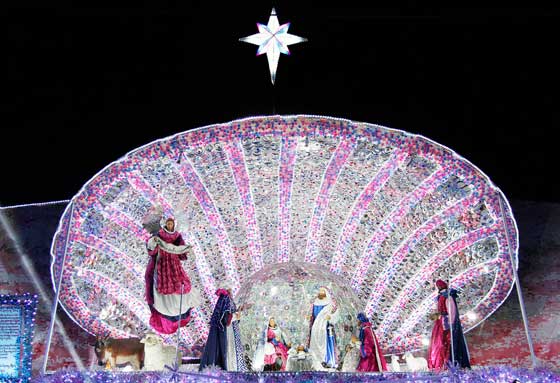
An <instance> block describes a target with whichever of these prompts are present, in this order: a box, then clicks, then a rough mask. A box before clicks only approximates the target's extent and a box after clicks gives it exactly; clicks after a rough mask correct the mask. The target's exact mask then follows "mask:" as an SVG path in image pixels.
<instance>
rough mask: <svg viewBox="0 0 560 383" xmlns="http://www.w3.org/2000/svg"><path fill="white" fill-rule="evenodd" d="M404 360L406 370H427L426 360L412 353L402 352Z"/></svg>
mask: <svg viewBox="0 0 560 383" xmlns="http://www.w3.org/2000/svg"><path fill="white" fill-rule="evenodd" d="M404 359H405V360H406V366H407V370H408V371H411V372H416V371H428V361H427V360H426V359H425V358H422V357H414V355H412V353H410V352H407V353H406V354H404Z"/></svg>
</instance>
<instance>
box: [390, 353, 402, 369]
mask: <svg viewBox="0 0 560 383" xmlns="http://www.w3.org/2000/svg"><path fill="white" fill-rule="evenodd" d="M391 371H392V372H400V371H401V364H400V363H399V356H398V355H391Z"/></svg>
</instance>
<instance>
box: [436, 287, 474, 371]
mask: <svg viewBox="0 0 560 383" xmlns="http://www.w3.org/2000/svg"><path fill="white" fill-rule="evenodd" d="M436 287H437V289H438V296H437V312H435V313H433V314H431V315H430V319H432V320H434V327H433V329H432V337H431V339H430V345H429V346H428V368H429V369H430V370H433V371H441V370H444V369H446V368H447V367H448V365H449V364H450V363H451V359H454V360H453V361H454V363H455V365H457V366H458V367H461V368H470V367H471V365H470V360H469V359H470V358H469V350H468V348H467V342H466V341H465V337H464V334H463V328H462V326H461V321H460V319H459V310H458V308H457V301H456V298H457V290H454V289H448V286H447V283H445V282H444V281H442V280H441V279H438V280H437V281H436ZM451 342H453V349H452V347H451V346H452V345H451ZM452 350H453V355H452ZM452 356H453V358H452Z"/></svg>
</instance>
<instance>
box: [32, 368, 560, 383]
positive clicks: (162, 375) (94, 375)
mask: <svg viewBox="0 0 560 383" xmlns="http://www.w3.org/2000/svg"><path fill="white" fill-rule="evenodd" d="M32 382H34V383H47V382H48V383H82V382H84V383H93V382H103V383H136V382H138V383H140V382H154V383H156V382H177V383H179V382H185V383H187V382H208V383H215V382H232V383H236V382H251V383H280V382H290V383H307V382H309V383H311V382H323V383H358V382H360V383H361V382H399V383H408V382H410V383H413V382H414V383H419V382H442V383H458V382H467V383H488V382H490V383H502V382H503V383H537V382H539V383H541V382H542V383H545V382H546V383H549V382H555V383H558V382H560V374H558V373H557V372H554V371H552V370H549V369H545V368H537V369H532V370H531V369H523V368H512V367H505V366H504V367H501V366H500V367H481V368H476V369H473V370H459V369H452V370H450V371H447V372H445V373H438V374H436V373H426V372H424V373H422V372H415V373H405V372H397V373H383V374H380V373H340V372H334V373H330V372H275V373H235V372H224V371H220V370H212V369H210V370H206V371H204V372H201V373H196V372H118V371H115V372H112V371H76V370H60V371H57V372H55V373H53V374H50V375H44V376H38V377H35V378H34V379H32Z"/></svg>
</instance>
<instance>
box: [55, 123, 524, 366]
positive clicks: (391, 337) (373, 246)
mask: <svg viewBox="0 0 560 383" xmlns="http://www.w3.org/2000/svg"><path fill="white" fill-rule="evenodd" d="M72 202H73V203H71V204H69V205H68V207H67V209H66V210H65V212H64V214H63V216H62V218H61V220H60V224H59V228H58V231H57V232H56V234H55V237H54V241H53V245H52V258H53V262H52V275H53V282H55V283H56V281H58V279H59V276H60V273H61V270H62V272H63V275H62V279H61V280H62V286H61V291H60V300H61V303H62V305H63V307H64V308H65V310H66V311H67V313H68V314H69V315H70V316H71V317H72V318H73V319H74V320H75V321H76V322H77V323H78V324H79V325H80V326H81V327H83V328H84V329H85V330H87V331H88V332H90V333H93V334H111V335H112V336H116V337H125V336H129V334H134V335H141V334H142V333H143V332H145V331H146V330H147V329H148V319H149V309H148V306H147V304H146V303H145V300H144V270H145V267H146V265H147V262H148V255H147V252H146V244H145V242H146V240H147V239H148V238H149V237H150V235H151V233H153V232H154V229H157V228H158V224H159V220H160V218H161V217H162V216H165V215H173V216H174V217H176V219H177V221H178V230H179V231H180V232H181V233H182V235H183V237H184V238H185V240H186V241H187V242H188V243H190V244H191V245H192V246H193V249H194V254H195V255H194V257H191V258H189V259H188V260H187V261H185V262H183V266H184V268H185V270H186V271H187V273H188V274H189V276H190V278H191V281H192V284H193V288H195V289H197V290H199V291H200V292H201V295H202V297H203V304H202V305H201V306H200V307H197V308H196V309H195V313H194V319H193V321H192V323H191V324H189V325H188V326H187V327H186V328H185V329H184V330H182V342H183V344H184V347H186V348H191V350H196V347H198V349H200V345H203V344H204V341H205V339H206V335H207V332H208V322H209V317H210V314H211V313H212V310H213V307H214V303H215V301H216V295H215V291H216V289H218V288H220V287H224V286H230V287H231V288H232V289H233V292H234V294H236V299H238V300H239V301H242V302H238V304H243V305H244V306H245V308H246V310H245V314H243V316H242V319H241V320H242V323H241V329H242V336H243V338H244V340H243V342H244V343H245V349H246V350H247V351H248V352H249V351H250V350H252V349H254V345H255V342H257V339H256V337H258V334H259V331H258V329H259V328H261V327H262V325H263V324H264V323H265V318H266V317H267V315H269V314H270V313H272V312H274V315H275V317H276V318H277V322H278V323H279V324H280V325H281V326H284V327H285V328H287V329H289V331H288V332H289V333H290V336H291V337H292V338H293V339H294V340H295V341H296V342H298V343H302V342H304V341H305V336H306V334H307V332H308V327H307V326H308V323H307V322H306V321H305V320H304V319H303V318H302V315H303V313H304V312H305V311H306V310H307V308H308V307H309V305H310V303H311V302H312V300H313V299H314V296H313V294H314V289H315V288H317V287H318V286H320V285H326V286H328V287H329V288H331V289H332V291H333V295H334V296H333V298H334V299H335V300H337V302H340V304H339V306H340V307H344V310H345V314H344V315H342V319H341V320H340V321H339V323H338V324H337V329H336V331H337V332H338V334H339V335H338V336H339V338H341V339H343V340H344V338H345V337H347V338H349V337H350V334H351V333H352V332H353V331H354V332H355V329H354V326H355V321H356V320H355V312H352V311H353V310H355V311H364V312H366V313H367V314H368V315H369V316H370V317H371V318H372V321H373V322H374V323H375V326H376V332H377V335H378V337H379V339H380V341H381V343H382V347H383V348H384V350H385V352H386V353H398V352H404V351H406V350H412V349H417V348H420V347H422V339H423V337H425V336H426V335H427V334H429V332H430V329H431V322H430V321H429V320H428V319H427V313H429V312H430V311H433V307H434V299H435V297H436V290H435V288H434V284H433V281H434V280H435V279H438V278H441V279H444V280H449V281H450V283H451V285H452V287H454V288H456V289H459V290H461V291H462V293H461V295H460V297H459V310H460V313H461V320H462V322H463V327H464V329H466V330H467V331H468V330H469V329H472V328H474V327H475V326H477V325H478V324H480V323H481V322H482V321H483V320H484V319H485V318H487V317H488V316H489V315H491V314H492V312H494V311H495V310H496V309H497V308H498V307H499V306H500V304H501V303H502V302H503V301H504V300H505V298H506V297H507V295H508V294H509V292H510V290H511V288H512V284H513V275H514V273H513V271H514V269H513V268H514V267H517V246H518V238H517V228H516V225H515V221H514V219H513V216H512V212H511V209H510V207H509V204H508V203H507V200H506V199H505V198H504V196H503V194H502V193H501V191H500V190H499V189H498V188H497V187H496V186H495V185H493V184H492V182H491V181H490V180H489V179H488V177H487V176H486V175H485V174H484V173H482V172H481V171H480V170H479V169H478V168H476V167H475V166H474V165H473V164H471V163H470V162H469V161H467V160H466V159H464V158H462V157H461V156H459V155H457V154H456V153H455V152H453V151H452V150H450V149H448V148H446V147H444V146H442V145H439V144H437V143H435V142H433V141H431V140H429V139H427V138H425V137H422V136H418V135H413V134H408V133H406V132H403V131H398V130H393V129H388V128H385V127H382V126H378V125H373V124H368V123H361V122H354V121H348V120H342V119H337V118H331V117H320V116H268V117H254V118H247V119H242V120H237V121H232V122H229V123H224V124H216V125H212V126H206V127H202V128H198V129H193V130H189V131H186V132H183V133H179V134H176V135H174V136H172V137H167V138H164V139H161V140H158V141H154V142H152V143H150V144H147V145H145V146H143V147H141V148H138V149H136V150H134V151H132V152H130V153H128V154H127V155H125V156H124V157H122V158H120V159H119V160H117V161H115V162H113V163H111V164H109V165H108V166H107V167H105V168H104V169H103V170H101V171H100V172H99V173H98V174H96V175H95V176H94V177H93V178H92V179H91V180H90V181H89V182H88V183H87V184H86V185H84V186H83V188H82V189H81V190H80V192H79V193H78V194H77V195H76V196H74V198H73V199H72ZM65 254H66V256H65ZM305 265H308V266H309V267H308V268H309V273H307V272H306V271H305V270H306V266H305ZM62 266H63V267H62ZM308 275H310V276H311V277H312V279H307V276H308ZM341 281H342V282H341ZM283 282H285V283H283ZM242 286H245V287H243V288H242ZM292 290H293V291H296V290H297V291H299V293H297V294H295V293H294V292H293V291H292ZM337 295H338V296H337ZM302 307H303V308H302ZM243 321H245V322H243ZM172 340H173V339H172V337H171V336H168V337H166V341H167V342H171V341H172ZM340 343H341V344H342V343H344V342H343V341H341V342H340ZM341 347H343V344H342V346H341ZM193 352H194V351H193ZM249 357H250V355H249Z"/></svg>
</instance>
